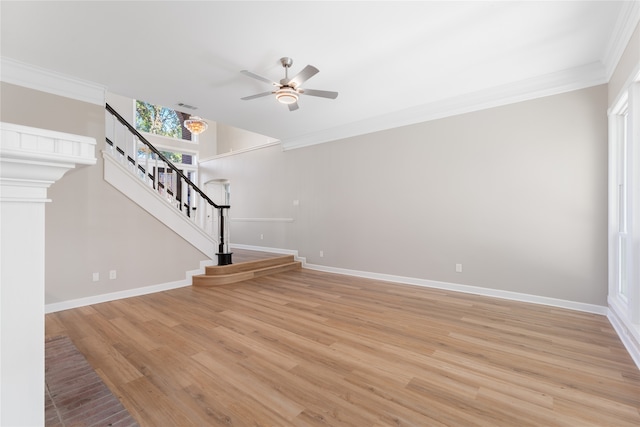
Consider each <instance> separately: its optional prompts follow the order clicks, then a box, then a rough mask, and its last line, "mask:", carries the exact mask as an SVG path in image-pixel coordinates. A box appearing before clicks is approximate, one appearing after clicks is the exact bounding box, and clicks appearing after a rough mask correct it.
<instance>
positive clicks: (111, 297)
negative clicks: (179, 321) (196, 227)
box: [44, 259, 214, 314]
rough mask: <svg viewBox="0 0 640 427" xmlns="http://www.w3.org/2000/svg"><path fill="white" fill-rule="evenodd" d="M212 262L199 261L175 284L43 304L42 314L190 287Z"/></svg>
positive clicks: (162, 284)
mask: <svg viewBox="0 0 640 427" xmlns="http://www.w3.org/2000/svg"><path fill="white" fill-rule="evenodd" d="M213 264H214V261H212V260H210V259H208V260H205V261H200V268H199V269H197V270H190V271H187V273H186V277H185V279H184V280H177V281H175V282H168V283H161V284H158V285H151V286H145V287H142V288H134V289H127V290H124V291H118V292H110V293H107V294H99V295H92V296H89V297H85V298H78V299H73V300H68V301H61V302H54V303H51V304H45V306H44V312H45V314H46V313H55V312H57V311H63V310H69V309H72V308H78V307H86V306H88V305H93V304H100V303H103V302H109V301H115V300H119V299H124V298H131V297H137V296H140V295H147V294H153V293H156V292H162V291H168V290H171V289H176V288H183V287H186V286H191V282H192V277H193V276H195V275H197V274H204V271H205V267H206V266H207V265H213Z"/></svg>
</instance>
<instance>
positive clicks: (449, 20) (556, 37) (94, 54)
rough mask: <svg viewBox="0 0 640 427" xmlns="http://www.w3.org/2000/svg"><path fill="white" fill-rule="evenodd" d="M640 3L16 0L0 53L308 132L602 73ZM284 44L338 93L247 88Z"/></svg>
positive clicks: (169, 102) (286, 138)
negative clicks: (295, 99)
mask: <svg viewBox="0 0 640 427" xmlns="http://www.w3.org/2000/svg"><path fill="white" fill-rule="evenodd" d="M638 15H639V14H638V2H637V1H635V2H618V1H602V2H597V1H535V2H516V1H491V2H483V1H467V2H456V1H422V2H419V1H411V2H399V1H390V2H383V1H376V2H368V1H355V2H330V1H320V2H306V1H296V2H293V1H287V2H270V1H257V2H245V1H232V2H220V1H197V2H187V1H170V2H155V1H140V2H129V1H128V2H120V1H110V2H100V1H82V2H61V1H45V2H27V1H16V2H12V1H6V0H5V1H2V2H1V3H0V18H1V51H0V53H1V55H2V57H4V58H10V59H13V60H17V61H20V62H23V63H26V64H30V65H33V66H37V67H41V68H45V69H48V70H52V71H55V72H58V73H62V74H64V75H67V76H71V77H74V78H78V79H81V80H85V81H89V82H93V83H96V84H99V85H101V86H104V87H105V88H106V90H107V91H109V92H112V93H115V94H120V95H125V96H129V97H131V98H136V99H143V100H146V101H150V102H153V103H156V104H161V105H165V106H168V107H174V108H176V104H177V103H179V102H183V103H186V104H190V105H194V106H197V107H198V110H196V112H195V113H194V114H198V115H200V116H202V117H204V118H206V119H209V120H215V121H218V122H221V123H226V124H229V125H232V126H236V127H239V128H242V129H246V130H250V131H253V132H257V133H260V134H263V135H267V136H270V137H274V138H277V139H280V140H282V141H283V142H285V143H288V144H289V145H296V144H306V143H316V142H323V141H325V140H329V139H335V138H339V137H344V136H350V135H353V134H358V133H366V132H370V131H373V130H378V129H382V128H385V127H391V126H395V125H399V124H407V123H412V122H416V121H422V120H425V119H429V118H433V117H437V116H439V115H440V116H442V115H446V114H447V113H448V112H456V111H458V112H460V111H464V110H465V109H467V110H468V109H473V108H477V107H479V106H482V105H483V104H491V103H494V104H495V103H500V102H505V101H509V100H511V101H513V100H518V99H525V98H526V97H531V96H539V95H544V94H548V93H554V92H559V91H563V90H570V89H575V88H579V87H587V86H591V85H594V84H599V83H604V82H606V81H608V79H609V77H610V76H611V73H612V71H613V67H614V66H615V63H616V62H617V60H618V59H619V57H620V54H621V53H622V50H621V48H622V47H624V45H625V44H626V42H627V41H628V39H629V36H630V35H631V31H632V30H633V28H634V27H635V25H636V24H637V22H638ZM283 56H289V57H292V58H293V60H294V64H293V67H292V69H291V72H290V76H292V75H294V74H295V73H296V72H297V71H300V70H301V69H302V68H303V67H304V66H305V65H307V64H312V65H314V66H316V67H317V68H319V69H320V73H319V74H317V75H316V76H314V77H312V78H311V79H310V80H308V81H307V82H306V83H305V84H304V85H303V87H306V88H311V89H321V90H331V91H337V92H339V93H340V94H339V96H338V98H337V99H335V100H328V99H323V98H316V97H310V96H304V95H303V97H302V98H301V99H300V101H299V105H300V109H299V110H297V111H294V112H290V111H289V110H288V109H287V108H286V106H283V105H281V104H278V103H277V102H276V101H275V99H273V98H271V97H265V98H260V99H255V100H251V101H242V100H240V98H241V97H244V96H247V95H252V94H256V93H259V92H264V91H267V90H270V89H271V88H270V86H269V85H267V84H266V83H262V82H260V81H258V80H254V79H250V78H248V77H246V76H244V75H242V74H240V71H241V70H243V69H248V70H250V71H252V72H254V73H257V74H260V75H262V76H265V77H268V78H269V79H272V80H275V81H278V80H279V79H280V78H282V77H283V75H284V71H283V69H282V67H281V65H280V63H279V58H281V57H283ZM185 111H187V112H190V111H189V110H185Z"/></svg>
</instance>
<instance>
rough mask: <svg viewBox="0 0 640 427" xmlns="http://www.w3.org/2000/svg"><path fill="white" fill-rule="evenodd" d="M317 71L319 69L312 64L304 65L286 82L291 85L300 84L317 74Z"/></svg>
mask: <svg viewBox="0 0 640 427" xmlns="http://www.w3.org/2000/svg"><path fill="white" fill-rule="evenodd" d="M319 72H320V70H318V69H317V68H316V67H314V66H313V65H307V66H306V67H304V68H303V69H302V71H300V72H299V73H298V74H296V75H295V77H293V78H292V79H291V80H289V81H288V82H287V84H288V85H289V86H293V87H297V86H300V85H301V84H302V83H304V82H306V81H307V80H309V79H310V78H311V77H313V76H315V75H316V74H318V73H319Z"/></svg>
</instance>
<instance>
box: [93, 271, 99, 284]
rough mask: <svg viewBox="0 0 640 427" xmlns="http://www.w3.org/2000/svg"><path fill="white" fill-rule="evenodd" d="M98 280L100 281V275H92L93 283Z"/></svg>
mask: <svg viewBox="0 0 640 427" xmlns="http://www.w3.org/2000/svg"><path fill="white" fill-rule="evenodd" d="M98 280H100V273H93V281H94V282H97V281H98Z"/></svg>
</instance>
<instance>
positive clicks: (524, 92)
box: [281, 62, 608, 150]
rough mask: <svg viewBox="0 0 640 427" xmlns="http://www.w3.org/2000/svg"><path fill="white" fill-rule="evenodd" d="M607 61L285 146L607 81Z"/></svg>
mask: <svg viewBox="0 0 640 427" xmlns="http://www.w3.org/2000/svg"><path fill="white" fill-rule="evenodd" d="M607 81H608V80H607V78H606V76H605V69H604V65H602V63H601V62H594V63H591V64H587V65H584V66H582V67H576V68H572V69H569V70H564V71H559V72H556V73H552V74H548V75H545V76H540V77H534V78H531V79H527V80H522V81H519V82H515V83H509V84H505V85H501V86H496V87H493V88H489V89H485V90H481V91H478V92H475V93H468V94H464V95H460V96H456V97H453V98H449V99H444V100H440V101H435V102H432V103H429V104H425V105H421V106H418V107H413V108H408V109H405V110H400V111H397V112H395V113H391V114H387V115H384V116H379V117H373V118H370V119H365V120H361V121H359V122H355V123H350V124H347V125H344V126H338V127H335V128H331V129H327V130H323V131H320V132H314V133H312V134H308V135H303V136H300V137H294V138H291V139H285V140H282V141H281V143H282V147H283V149H284V150H293V149H296V148H303V147H308V146H310V145H316V144H322V143H324V142H330V141H335V140H337V139H343V138H348V137H354V136H358V135H363V134H366V133H372V132H378V131H382V130H386V129H392V128H397V127H402V126H408V125H411V124H416V123H422V122H427V121H430V120H436V119H442V118H445V117H451V116H456V115H459V114H465V113H470V112H473V111H480V110H485V109H488V108H493V107H499V106H502V105H507V104H513V103H516V102H522V101H527V100H531V99H536V98H541V97H545V96H551V95H557V94H560V93H564V92H570V91H574V90H579V89H584V88H587V87H592V86H597V85H600V84H605V83H607Z"/></svg>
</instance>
